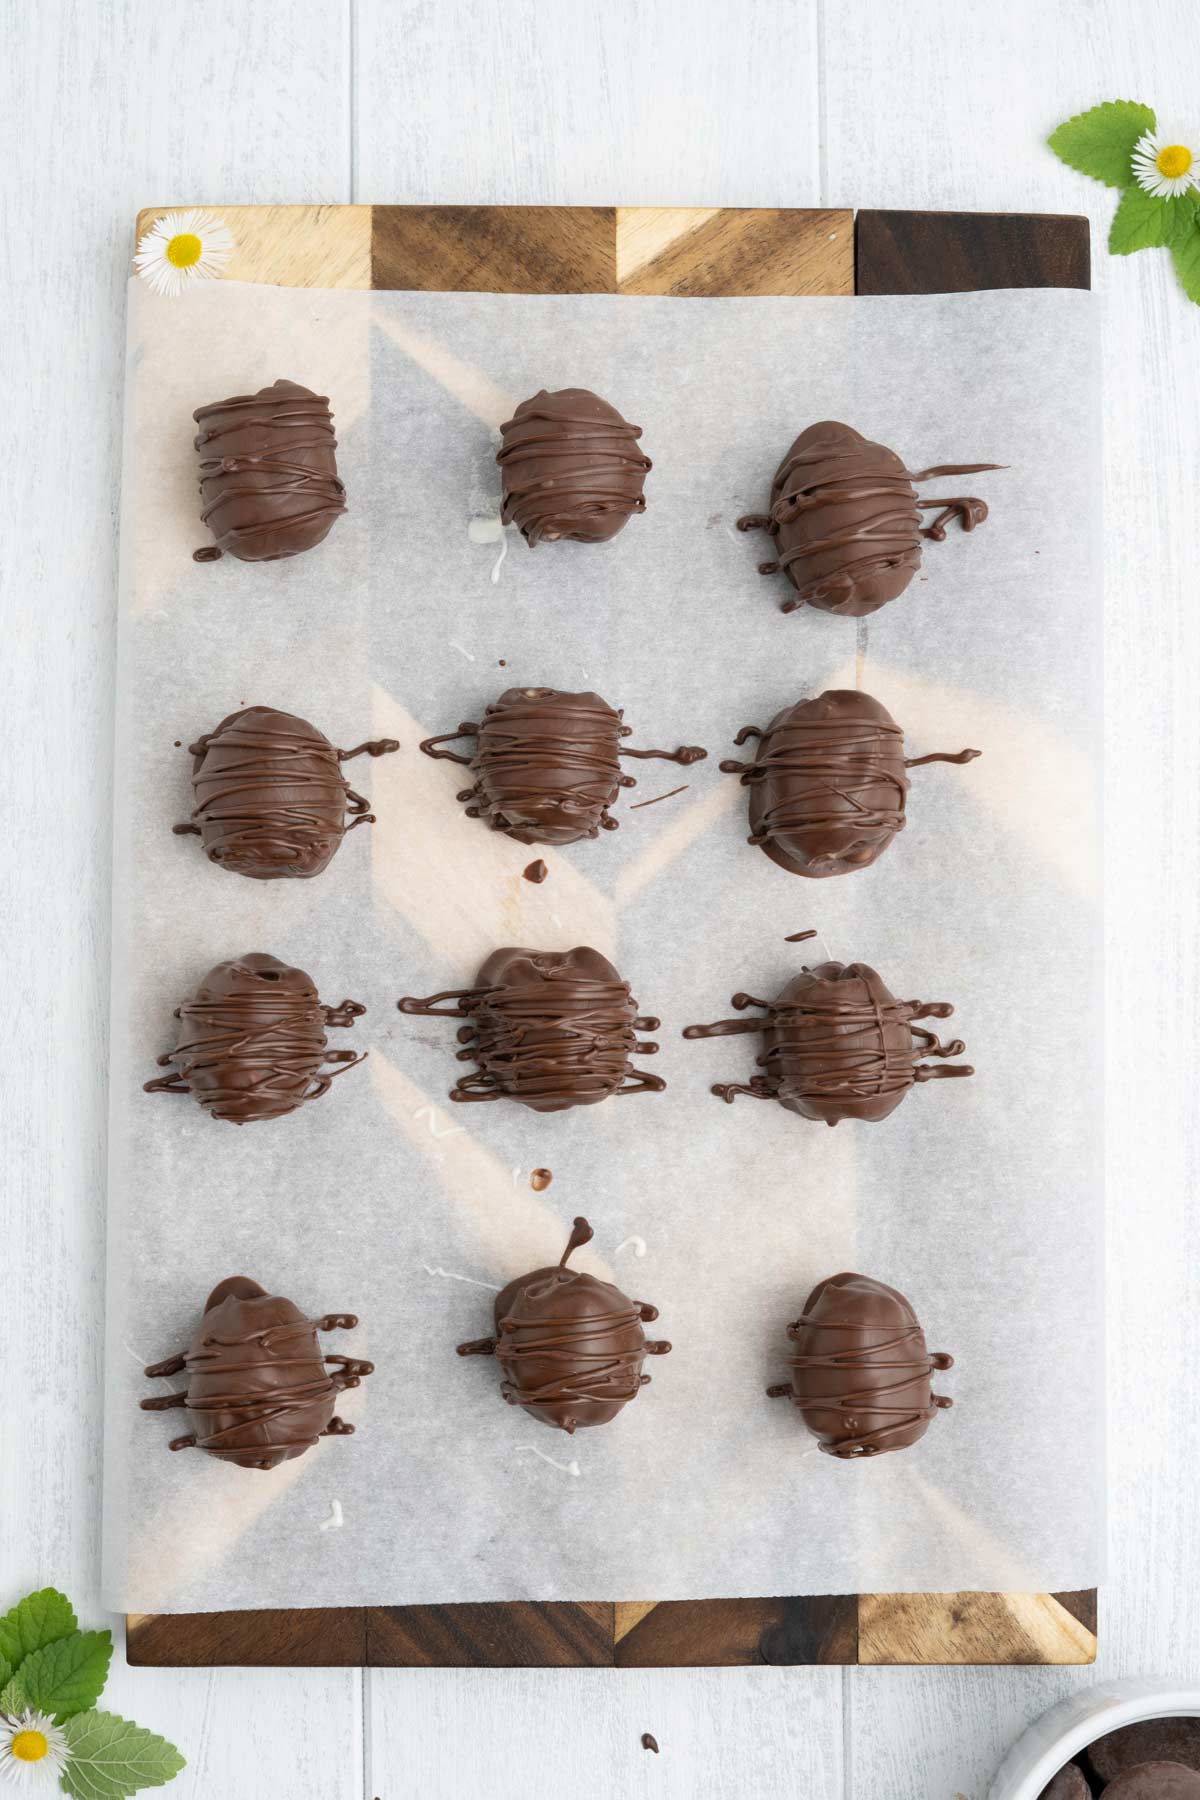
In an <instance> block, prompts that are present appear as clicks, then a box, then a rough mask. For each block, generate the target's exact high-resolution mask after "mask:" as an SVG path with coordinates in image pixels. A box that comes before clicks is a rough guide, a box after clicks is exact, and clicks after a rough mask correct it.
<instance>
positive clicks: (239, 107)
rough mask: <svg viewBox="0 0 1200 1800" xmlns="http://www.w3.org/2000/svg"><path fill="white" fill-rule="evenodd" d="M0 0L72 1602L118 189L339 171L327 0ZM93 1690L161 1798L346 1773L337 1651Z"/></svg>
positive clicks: (100, 883) (12, 945)
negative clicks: (311, 1659) (173, 1)
mask: <svg viewBox="0 0 1200 1800" xmlns="http://www.w3.org/2000/svg"><path fill="white" fill-rule="evenodd" d="M4 13H5V22H6V29H5V32H4V42H5V62H6V67H5V70H4V76H3V80H4V82H5V86H6V88H7V89H10V90H11V92H10V101H11V103H10V104H9V105H0V117H2V118H3V121H4V122H3V123H0V135H2V136H3V140H4V141H3V146H2V149H3V166H4V167H5V169H6V170H7V171H9V172H10V175H11V172H12V171H17V174H18V178H17V179H16V180H15V181H13V180H10V181H9V183H8V186H7V191H6V194H5V218H4V229H3V234H2V236H3V246H4V247H3V252H2V254H3V255H4V257H5V260H6V263H7V264H8V267H7V269H6V279H5V281H4V289H5V297H6V301H7V304H6V307H5V323H4V329H3V332H0V383H2V386H3V391H4V394H5V405H4V410H3V417H2V419H0V459H2V466H3V468H4V471H5V475H4V479H5V487H6V509H7V516H8V520H9V525H10V530H9V535H8V537H7V541H6V543H5V550H4V556H3V559H2V562H0V616H2V621H3V624H2V631H0V639H2V641H3V644H4V655H3V657H0V717H3V719H4V720H5V736H6V745H7V748H6V754H5V758H4V774H3V776H0V791H2V792H3V796H4V800H5V802H6V805H5V813H6V818H7V820H8V829H9V843H8V850H7V853H6V854H5V856H4V857H3V858H2V859H0V917H2V919H3V923H4V933H5V939H6V950H7V952H8V957H7V962H6V980H5V1011H6V1015H7V1020H8V1032H9V1042H10V1044H11V1045H13V1046H19V1048H18V1049H17V1050H16V1051H15V1052H14V1053H13V1054H10V1055H9V1056H8V1057H7V1058H6V1059H5V1061H4V1064H3V1066H2V1067H0V1112H2V1116H3V1118H4V1121H5V1140H6V1149H5V1173H6V1184H5V1196H4V1203H3V1210H4V1225H3V1243H4V1252H3V1266H4V1276H5V1279H4V1295H5V1298H4V1314H5V1323H4V1334H5V1342H6V1344H7V1346H8V1347H9V1352H10V1362H9V1367H10V1370H11V1372H12V1373H11V1375H10V1380H9V1382H8V1385H7V1403H6V1405H5V1407H4V1409H3V1411H2V1413H0V1605H3V1606H7V1605H8V1604H9V1603H10V1600H11V1599H14V1598H16V1597H17V1595H18V1594H19V1593H21V1592H23V1591H24V1590H25V1589H26V1588H27V1587H32V1586H34V1585H40V1584H43V1583H47V1582H53V1583H55V1584H58V1585H61V1586H63V1587H65V1588H66V1589H67V1590H68V1591H69V1592H70V1593H71V1595H72V1597H73V1598H74V1600H75V1601H76V1604H77V1606H78V1607H79V1610H80V1612H81V1614H82V1615H83V1616H84V1618H85V1620H86V1621H87V1622H89V1623H92V1624H98V1623H100V1621H101V1615H100V1612H99V1609H98V1600H97V1595H98V1580H97V1574H98V1568H97V1563H98V1544H99V1530H100V1517H99V1468H100V1454H101V1418H100V1403H101V1379H100V1376H101V1370H100V1359H101V1346H102V1343H103V1333H102V1328H101V1307H102V1300H103V1275H102V1271H103V1267H104V1253H103V1195H104V1139H105V1104H106V1094H105V1086H104V1080H103V1070H104V1065H105V1061H106V1048H107V1011H108V1000H107V983H108V910H109V909H108V880H109V819H110V792H109V788H110V780H111V755H110V747H111V742H112V670H113V620H114V601H115V571H116V509H117V498H118V493H119V485H120V464H119V455H120V420H121V404H122V381H123V368H122V363H123V347H124V328H123V318H124V304H125V292H124V288H125V279H126V274H127V271H128V258H129V252H130V249H131V234H132V229H133V216H134V213H135V211H136V209H137V208H138V207H139V206H142V205H147V204H150V203H153V202H156V201H163V200H217V201H235V200H243V201H254V200H262V201H266V200H280V199H292V200H329V201H335V200H347V199H349V154H350V124H349V107H348V94H349V70H348V63H347V18H346V14H345V11H344V10H343V9H341V8H333V7H330V6H329V5H327V4H325V0H293V3H292V4H291V5H290V7H289V8H288V9H287V14H286V24H285V25H284V26H283V28H281V14H280V13H279V12H278V11H277V10H276V9H275V8H266V7H261V8H255V7H247V6H244V5H241V4H238V3H237V0H206V3H205V5H203V6H202V7H192V6H187V7H182V6H180V7H164V6H162V5H160V4H158V3H157V0H123V3H117V4H105V5H101V4H98V3H97V0H77V3H75V4H51V5H47V6H37V7H26V6H22V5H20V4H18V3H13V0H9V3H8V4H6V5H5V7H4ZM273 373H275V371H267V372H266V378H268V379H269V377H270V375H271V374H273ZM217 379H218V385H219V377H218V378H217ZM207 397H209V398H211V396H207ZM204 398H206V396H205V395H197V402H199V401H200V400H203V399H204ZM16 521H19V526H17V527H16V528H14V522H16ZM146 1204H147V1205H149V1206H152V1205H153V1204H154V1197H153V1195H147V1196H146ZM17 1347H19V1349H18V1348H17ZM18 1358H19V1359H20V1360H19V1361H18ZM14 1377H15V1379H14ZM192 1473H195V1474H198V1475H202V1474H203V1471H202V1470H199V1471H193V1472H192ZM106 1700H107V1704H108V1705H109V1706H110V1707H111V1708H112V1709H113V1710H115V1711H118V1712H121V1713H123V1714H125V1715H126V1716H129V1717H134V1718H136V1719H137V1720H138V1721H139V1722H140V1723H142V1724H144V1725H147V1726H150V1727H152V1728H154V1729H157V1730H160V1731H162V1732H163V1733H164V1734H165V1735H166V1736H168V1737H170V1738H171V1739H172V1740H173V1741H175V1742H177V1743H178V1744H179V1745H180V1747H181V1749H182V1750H183V1753H184V1754H185V1755H186V1756H187V1757H188V1759H189V1768H188V1770H187V1771H186V1772H185V1774H184V1775H183V1776H181V1778H180V1779H179V1781H178V1782H177V1783H176V1784H175V1785H174V1787H173V1788H172V1792H173V1793H177V1794H178V1795H179V1796H180V1800H185V1797H188V1800H212V1797H213V1796H214V1795H218V1794H221V1795H236V1796H237V1797H238V1800H259V1797H260V1796H261V1797H263V1800H265V1797H266V1796H268V1795H271V1796H274V1795H277V1794H281V1793H287V1794H294V1795H297V1796H299V1795H315V1794H318V1793H320V1794H322V1795H327V1796H329V1797H330V1800H351V1797H352V1796H353V1797H355V1800H357V1796H358V1795H359V1793H360V1792H361V1765H360V1681H359V1676H358V1674H357V1672H355V1671H325V1670H313V1671H305V1672H303V1673H299V1674H293V1673H290V1672H278V1673H276V1672H264V1673H262V1674H254V1675H245V1674H242V1673H240V1672H238V1671H216V1672H211V1673H210V1672H200V1671H186V1670H184V1671H171V1672H149V1671H140V1670H131V1669H128V1668H126V1667H125V1666H124V1665H123V1664H122V1665H120V1666H119V1667H118V1668H117V1669H116V1670H115V1671H114V1674H113V1676H112V1678H111V1680H110V1683H109V1688H108V1692H107V1696H106Z"/></svg>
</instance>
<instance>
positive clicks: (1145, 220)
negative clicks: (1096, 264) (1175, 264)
mask: <svg viewBox="0 0 1200 1800" xmlns="http://www.w3.org/2000/svg"><path fill="white" fill-rule="evenodd" d="M1196 200H1197V196H1196V195H1195V194H1181V195H1180V196H1179V198H1178V199H1175V200H1159V199H1156V198H1155V196H1154V195H1153V194H1148V193H1146V191H1145V189H1144V188H1140V187H1128V188H1126V189H1125V192H1124V193H1123V194H1122V195H1121V200H1120V204H1119V205H1118V207H1117V210H1116V212H1115V213H1114V214H1113V222H1112V225H1111V227H1110V229H1109V233H1108V247H1109V249H1110V250H1111V251H1112V253H1113V255H1114V256H1129V255H1130V254H1131V253H1132V252H1133V251H1134V250H1154V249H1158V248H1161V247H1162V246H1164V245H1166V244H1174V243H1178V242H1179V241H1180V240H1181V239H1183V238H1185V237H1186V236H1187V234H1188V232H1189V231H1191V230H1192V228H1193V226H1194V225H1195V223H1196Z"/></svg>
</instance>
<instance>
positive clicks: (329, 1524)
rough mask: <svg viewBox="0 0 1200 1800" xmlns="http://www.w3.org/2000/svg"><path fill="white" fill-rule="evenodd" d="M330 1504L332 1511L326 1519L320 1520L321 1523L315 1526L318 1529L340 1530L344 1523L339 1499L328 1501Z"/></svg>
mask: <svg viewBox="0 0 1200 1800" xmlns="http://www.w3.org/2000/svg"><path fill="white" fill-rule="evenodd" d="M330 1505H331V1507H332V1511H331V1512H330V1514H329V1517H328V1518H327V1519H322V1520H321V1523H320V1524H319V1525H318V1526H317V1530H318V1531H340V1530H341V1528H342V1526H343V1525H344V1524H345V1523H346V1521H345V1519H344V1518H343V1517H342V1503H341V1501H340V1500H333V1501H331V1502H330Z"/></svg>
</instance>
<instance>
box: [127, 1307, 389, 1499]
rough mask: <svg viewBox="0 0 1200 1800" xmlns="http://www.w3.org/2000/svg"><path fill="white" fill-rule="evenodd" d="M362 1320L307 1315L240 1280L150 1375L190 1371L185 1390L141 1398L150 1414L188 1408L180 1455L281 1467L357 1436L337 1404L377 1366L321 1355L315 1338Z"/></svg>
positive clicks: (244, 1465) (248, 1466) (149, 1370)
mask: <svg viewBox="0 0 1200 1800" xmlns="http://www.w3.org/2000/svg"><path fill="white" fill-rule="evenodd" d="M357 1324H358V1320H357V1319H356V1318H355V1316H354V1314H353V1313H328V1314H327V1315H326V1316H325V1317H324V1318H322V1319H306V1318H305V1317H304V1314H303V1313H302V1312H301V1311H300V1309H299V1307H298V1306H294V1305H293V1303H292V1302H291V1301H290V1300H285V1299H283V1298H282V1297H281V1296H279V1295H272V1294H268V1293H267V1291H266V1289H265V1288H261V1287H259V1285H258V1283H257V1281H250V1280H248V1279H247V1277H246V1276H244V1275H232V1276H230V1278H229V1279H228V1281H222V1282H221V1283H220V1285H219V1286H218V1287H216V1288H214V1289H213V1291H212V1293H211V1294H210V1295H209V1297H208V1299H207V1301H206V1302H205V1306H204V1318H203V1320H202V1321H201V1324H200V1326H199V1329H198V1330H197V1332H196V1335H195V1337H194V1338H193V1339H192V1343H191V1347H190V1348H189V1349H188V1350H186V1351H184V1352H183V1353H182V1354H181V1355H178V1356H171V1357H168V1358H167V1360H166V1361H165V1362H161V1363H151V1364H150V1366H149V1367H148V1368H147V1370H146V1374H147V1375H177V1374H179V1372H180V1371H181V1370H183V1369H185V1368H186V1370H187V1376H188V1385H187V1392H186V1394H171V1395H168V1396H166V1397H165V1398H162V1399H154V1400H143V1401H142V1402H141V1404H142V1407H143V1410H144V1411H146V1412H166V1411H169V1410H170V1409H171V1408H172V1407H177V1406H186V1408H187V1410H188V1413H189V1414H190V1416H191V1421H192V1424H193V1425H194V1426H195V1428H196V1429H195V1431H194V1432H193V1433H189V1434H188V1436H187V1437H180V1438H175V1439H174V1440H173V1441H172V1444H171V1449H172V1450H189V1449H192V1448H193V1447H195V1448H196V1449H198V1450H204V1451H206V1452H207V1454H208V1455H209V1456H215V1457H218V1458H219V1459H220V1460H221V1461H222V1462H233V1463H237V1464H238V1466H239V1467H240V1468H243V1469H274V1468H277V1467H278V1466H279V1464H280V1463H282V1462H290V1461H291V1460H292V1458H293V1457H295V1456H303V1455H304V1452H305V1451H306V1450H311V1449H312V1447H313V1445H314V1444H315V1443H316V1441H317V1439H318V1438H321V1437H347V1436H349V1434H350V1433H351V1432H352V1431H353V1430H354V1427H353V1425H347V1424H346V1422H345V1420H344V1419H339V1418H338V1417H337V1416H336V1414H335V1412H334V1407H335V1406H336V1405H337V1398H338V1395H339V1394H340V1393H342V1392H344V1390H345V1389H346V1388H354V1387H357V1386H358V1384H359V1382H360V1380H361V1379H362V1377H363V1376H364V1375H370V1374H372V1373H373V1371H374V1366H375V1365H374V1364H373V1363H369V1362H360V1361H358V1360H356V1359H355V1358H354V1357H350V1356H323V1355H322V1353H321V1347H320V1344H319V1343H318V1341H317V1333H318V1331H341V1330H346V1331H349V1330H352V1329H353V1328H354V1326H355V1325H357ZM327 1363H332V1364H333V1368H332V1370H330V1369H327V1368H326V1366H325V1365H326V1364H327Z"/></svg>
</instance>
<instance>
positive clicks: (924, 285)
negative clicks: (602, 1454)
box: [126, 206, 1096, 1668]
mask: <svg viewBox="0 0 1200 1800" xmlns="http://www.w3.org/2000/svg"><path fill="white" fill-rule="evenodd" d="M168 210H171V209H168V208H166V207H149V208H147V209H146V210H144V211H143V212H141V213H139V215H138V220H137V234H138V236H139V237H140V235H141V233H142V232H143V231H145V230H146V229H147V227H148V226H149V225H151V224H152V223H153V222H154V220H155V219H156V218H158V217H159V216H160V215H161V214H162V213H163V212H166V211H168ZM219 211H220V214H221V217H222V218H223V219H225V220H226V222H227V223H228V224H229V226H230V229H231V230H232V232H233V236H234V239H235V244H236V249H235V252H234V255H233V258H232V260H231V261H230V264H229V266H228V269H227V271H226V277H225V278H226V279H228V280H234V281H250V282H255V281H257V282H266V283H271V284H273V285H276V286H281V287H333V288H390V289H404V288H424V289H428V290H431V291H435V292H455V291H458V292H489V293H496V292H500V293H513V294H547V293H550V294H557V293H563V294H606V293H621V294H679V295H686V296H691V297H694V298H704V297H710V298H711V297H715V296H718V295H728V294H747V295H749V294H793V295H794V294H855V293H857V294H927V293H967V292H975V291H979V290H981V289H984V288H1005V287H1073V288H1087V287H1090V285H1091V262H1090V246H1089V238H1088V222H1087V220H1086V219H1085V218H1075V217H1065V216H1059V215H1050V214H1032V213H920V212H860V213H859V214H858V215H857V218H856V217H855V215H854V214H853V213H851V212H849V211H845V210H841V209H836V210H828V211H800V210H791V209H784V210H781V209H768V208H763V209H759V208H748V209H738V210H734V209H728V208H721V209H711V208H708V209H706V208H682V207H540V206H229V207H221V208H220V209H219ZM127 1625H128V1637H127V1643H126V1657H127V1660H128V1661H129V1662H131V1663H135V1664H157V1665H168V1666H172V1667H179V1666H187V1667H206V1666H210V1665H214V1664H230V1663H232V1664H243V1665H251V1664H256V1665H263V1664H269V1665H284V1666H287V1665H291V1666H295V1667H302V1666H312V1665H317V1664H335V1665H350V1666H358V1665H362V1666H367V1667H376V1668H386V1667H393V1668H409V1667H431V1668H432V1667H441V1668H452V1667H468V1666H477V1667H484V1668H552V1667H553V1668H585V1667H586V1668H614V1667H615V1668H669V1667H679V1668H683V1667H697V1666H713V1665H729V1666H734V1665H754V1664H760V1665H761V1664H764V1663H766V1664H780V1665H782V1664H805V1663H862V1664H887V1663H929V1664H935V1663H1090V1662H1093V1661H1094V1660H1095V1655H1096V1593H1095V1590H1094V1589H1088V1590H1086V1591H1084V1592H1080V1593H1069V1594H977V1593H961V1594H835V1595H817V1596H800V1597H793V1598H775V1599H765V1600H721V1599H714V1600H672V1601H658V1602H656V1601H653V1600H647V1601H628V1602H619V1603H616V1604H611V1603H608V1602H588V1601H559V1602H554V1603H534V1602H509V1603H499V1602H497V1603H495V1604H491V1605H462V1606H453V1605H450V1606H376V1607H337V1608H321V1609H311V1610H306V1611H305V1610H279V1611H264V1612H226V1613H176V1614H169V1615H168V1614H159V1615H155V1616H149V1615H146V1614H131V1615H130V1616H129V1618H128V1621H127Z"/></svg>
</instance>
